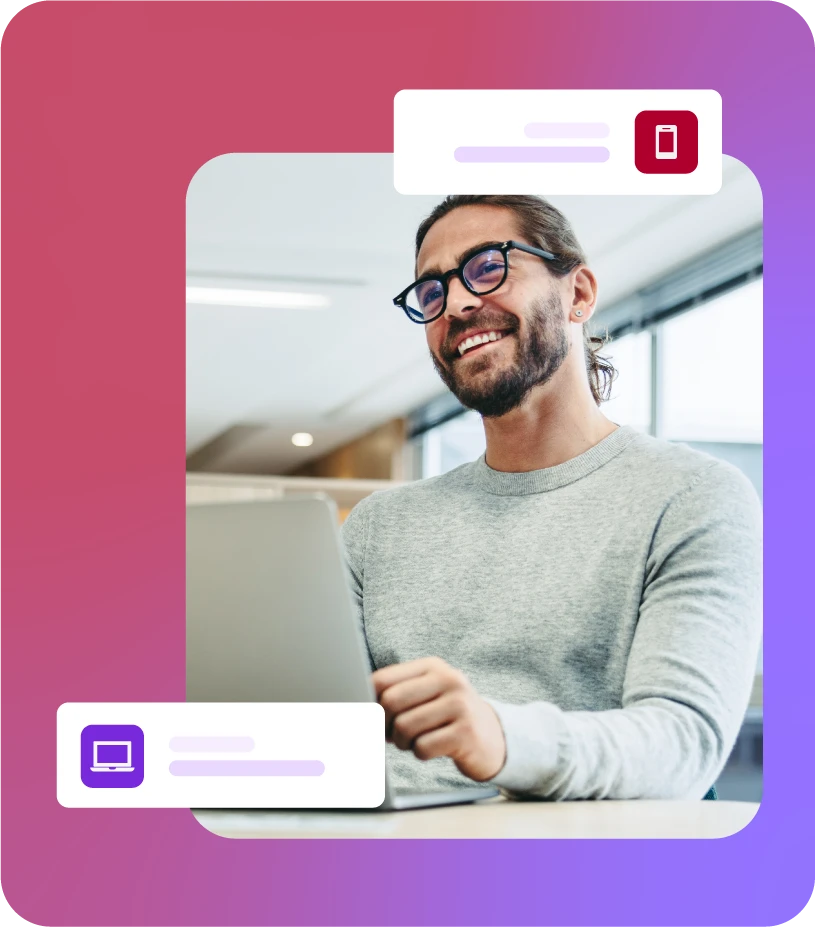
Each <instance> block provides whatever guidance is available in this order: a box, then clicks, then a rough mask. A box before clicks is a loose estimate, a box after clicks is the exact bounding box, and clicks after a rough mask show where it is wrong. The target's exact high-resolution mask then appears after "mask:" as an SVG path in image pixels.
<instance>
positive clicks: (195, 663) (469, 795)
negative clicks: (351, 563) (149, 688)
mask: <svg viewBox="0 0 815 927" xmlns="http://www.w3.org/2000/svg"><path fill="white" fill-rule="evenodd" d="M187 701H188V702H368V701H375V695H374V690H373V686H372V684H371V679H370V667H369V663H368V657H367V647H366V644H365V640H364V637H363V634H362V630H361V628H359V626H358V623H357V619H356V616H355V613H354V608H353V604H352V601H351V591H350V589H349V587H348V578H347V573H346V566H345V559H344V552H343V548H342V542H341V539H340V535H339V527H338V515H337V507H336V504H335V503H334V501H333V500H332V499H330V498H328V497H326V496H322V495H312V496H294V497H289V498H281V499H271V500H263V501H251V502H250V501H246V502H215V503H209V504H200V505H188V506H187ZM496 795H498V791H497V790H496V789H494V788H486V787H483V786H477V785H473V786H472V787H462V788H460V789H454V790H451V791H439V792H403V791H399V790H396V789H394V788H392V787H391V785H390V784H389V783H388V781H387V774H386V781H385V801H384V802H383V803H382V804H381V805H380V806H379V808H377V809H368V810H376V811H401V810H407V809H410V808H427V807H433V806H438V805H455V804H466V803H469V802H473V801H477V800H479V799H484V798H492V797H494V796H496Z"/></svg>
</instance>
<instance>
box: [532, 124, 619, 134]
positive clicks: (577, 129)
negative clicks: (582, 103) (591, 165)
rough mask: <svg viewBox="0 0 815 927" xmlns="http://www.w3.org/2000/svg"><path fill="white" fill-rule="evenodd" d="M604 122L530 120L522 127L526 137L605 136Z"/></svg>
mask: <svg viewBox="0 0 815 927" xmlns="http://www.w3.org/2000/svg"><path fill="white" fill-rule="evenodd" d="M608 133H609V128H608V126H607V125H606V123H605V122H530V123H528V124H527V125H526V126H525V127H524V134H525V135H526V137H527V138H607V137H608Z"/></svg>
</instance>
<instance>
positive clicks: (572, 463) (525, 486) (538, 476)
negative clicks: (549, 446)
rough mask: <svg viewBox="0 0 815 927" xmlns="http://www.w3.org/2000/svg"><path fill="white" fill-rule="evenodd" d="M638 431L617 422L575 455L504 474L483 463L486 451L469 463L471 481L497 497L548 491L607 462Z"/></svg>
mask: <svg viewBox="0 0 815 927" xmlns="http://www.w3.org/2000/svg"><path fill="white" fill-rule="evenodd" d="M638 434H639V432H638V431H637V430H636V429H635V428H632V427H630V426H629V425H621V426H620V427H618V428H617V429H616V430H615V431H612V432H611V434H610V435H608V437H606V438H603V440H602V441H601V442H600V443H599V444H595V445H594V447H591V448H589V449H588V450H587V451H584V452H583V453H582V454H578V456H577V457H573V458H572V459H571V460H567V461H565V463H562V464H558V465H557V466H555V467H545V468H544V469H543V470H528V471H527V472H526V473H506V472H504V471H502V470H493V469H492V467H490V466H488V465H487V453H486V451H485V452H484V453H483V454H482V455H481V456H480V457H479V458H478V460H476V461H475V463H474V464H473V467H474V470H473V473H474V477H475V482H476V484H477V485H478V486H480V487H481V489H483V490H485V491H486V492H489V493H493V494H495V495H497V496H525V495H529V494H531V493H536V492H549V491H550V490H552V489H559V488H560V487H561V486H566V485H568V484H569V483H573V482H574V481H575V480H579V479H582V478H583V477H584V476H588V475H589V474H590V473H592V472H594V471H595V470H597V469H599V468H600V467H602V466H603V465H604V464H606V463H608V462H609V461H610V460H612V459H613V458H614V457H616V456H617V455H618V454H620V453H621V452H622V451H624V450H625V448H626V447H628V445H629V444H630V443H631V442H632V441H633V440H634V438H636V437H637V435H638Z"/></svg>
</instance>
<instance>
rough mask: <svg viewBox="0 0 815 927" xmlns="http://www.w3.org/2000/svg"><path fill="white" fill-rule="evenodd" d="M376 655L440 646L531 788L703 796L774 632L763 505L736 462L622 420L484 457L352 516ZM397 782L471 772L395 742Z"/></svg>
mask: <svg viewBox="0 0 815 927" xmlns="http://www.w3.org/2000/svg"><path fill="white" fill-rule="evenodd" d="M342 536H343V541H344V544H345V549H346V554H347V559H348V565H349V573H350V582H351V586H352V596H353V599H354V602H355V603H356V605H357V608H358V614H359V620H360V622H361V625H362V628H363V631H364V634H365V639H366V641H367V645H368V650H369V654H370V658H371V665H372V667H374V668H377V667H383V666H388V665H390V664H392V663H402V662H404V661H406V660H414V659H417V658H419V657H425V656H438V657H441V658H442V659H444V660H446V661H447V662H448V663H450V664H451V665H452V666H455V667H457V668H458V669H459V670H461V671H462V672H464V673H465V674H466V675H467V677H468V678H469V679H470V681H471V682H472V684H473V685H474V686H475V688H476V690H477V691H478V692H479V693H480V694H481V695H482V696H483V697H484V698H486V699H487V700H488V701H489V702H490V703H491V704H492V705H493V707H494V708H495V710H496V711H497V713H498V717H499V719H500V721H501V724H502V726H503V729H504V734H505V736H506V742H507V759H506V763H505V765H504V767H503V769H502V770H501V771H500V772H499V773H498V775H497V776H496V777H495V778H494V779H493V780H492V782H493V784H495V785H496V786H499V787H500V788H501V789H502V790H503V791H504V792H505V794H508V795H511V796H513V797H518V798H522V797H527V798H533V797H538V798H549V799H574V798H701V797H702V796H703V795H704V793H705V792H706V791H707V790H708V789H709V788H710V786H711V785H712V784H713V783H714V781H715V779H716V776H717V775H718V774H719V772H720V771H721V769H722V766H723V765H724V763H725V761H726V759H727V756H728V754H729V752H730V750H731V749H732V747H733V743H734V741H735V738H736V735H737V733H738V730H739V727H740V724H741V721H742V719H743V716H744V713H745V709H746V707H747V703H748V699H749V693H750V688H751V684H752V680H753V674H754V671H755V668H756V660H757V655H758V648H759V641H760V636H761V509H760V505H759V501H758V498H757V496H756V493H755V491H754V490H753V488H752V486H751V484H750V483H749V482H748V480H747V479H746V478H745V477H744V476H743V475H742V474H741V473H740V472H739V471H738V470H736V469H735V468H734V467H732V466H730V465H729V464H725V463H723V462H721V461H718V460H716V459H714V458H712V457H709V456H707V455H706V454H702V453H699V452H698V451H694V450H692V449H690V448H688V447H687V446H685V445H677V444H669V443H668V442H665V441H661V440H657V439H655V438H651V437H649V436H646V435H643V434H640V433H638V432H637V431H635V430H634V429H632V428H628V427H621V428H618V429H617V430H616V431H614V432H612V434H611V435H609V436H608V437H607V438H605V439H604V440H603V441H601V442H600V443H599V444H598V445H596V446H595V447H593V448H591V449H590V450H588V451H586V452H585V453H584V454H581V455H579V456H578V457H575V458H574V459H572V460H569V461H567V462H566V463H563V464H560V465H559V466H555V467H550V468H547V469H544V470H535V471H532V472H527V473H504V472H500V471H497V470H493V469H491V468H490V467H489V466H487V464H486V462H485V456H484V455H482V456H481V457H480V458H479V459H478V460H477V461H475V462H474V463H468V464H464V465H463V466H460V467H458V468H457V469H455V470H453V471H451V472H449V473H446V474H444V475H442V476H438V477H433V478H431V479H426V480H420V481H417V482H415V483H411V484H408V485H406V486H403V487H398V488H396V489H393V490H387V491H382V492H376V493H374V494H373V495H371V496H369V497H367V498H365V499H363V500H362V501H361V502H360V503H359V504H358V505H357V506H355V508H354V509H353V510H352V511H351V513H350V514H349V516H348V518H347V519H346V521H345V524H344V525H343V529H342ZM388 764H389V769H390V771H391V772H392V774H393V780H394V784H395V785H396V786H400V787H411V788H417V789H425V790H432V789H442V788H449V787H451V786H453V787H455V786H461V785H464V784H472V783H471V782H470V780H468V779H467V778H466V777H464V776H463V775H462V774H461V773H459V772H458V770H457V769H456V767H455V765H454V764H453V762H452V761H451V760H449V759H447V758H438V759H433V760H429V761H420V760H418V759H416V758H415V757H414V756H413V754H411V753H409V752H405V751H400V750H398V749H397V748H396V747H394V746H393V745H389V746H388Z"/></svg>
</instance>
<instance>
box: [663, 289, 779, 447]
mask: <svg viewBox="0 0 815 927" xmlns="http://www.w3.org/2000/svg"><path fill="white" fill-rule="evenodd" d="M762 291H763V286H762V280H754V281H753V282H751V283H748V284H746V285H745V286H741V287H739V288H738V289H735V290H731V291H730V292H728V293H725V294H724V295H723V296H719V297H718V298H716V299H713V300H711V301H710V302H708V303H705V304H704V305H702V306H700V307H698V308H697V309H692V310H690V311H689V312H685V313H683V314H682V315H679V316H677V317H676V318H673V319H670V320H669V321H667V322H665V323H664V324H663V326H662V338H661V340H662V357H661V365H660V375H661V378H662V383H661V394H662V403H661V405H662V429H661V432H662V435H661V436H662V437H664V438H668V439H669V440H671V441H691V442H698V441H705V442H716V443H722V442H736V443H740V444H761V443H762V441H763V429H762V412H763V405H762V396H763V377H762V373H763V371H762V364H763V361H762V346H763V338H762V334H763V332H762V295H763V293H762Z"/></svg>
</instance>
